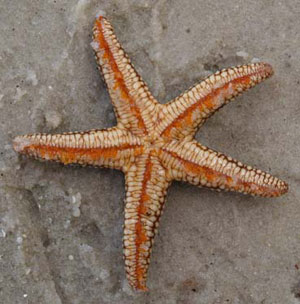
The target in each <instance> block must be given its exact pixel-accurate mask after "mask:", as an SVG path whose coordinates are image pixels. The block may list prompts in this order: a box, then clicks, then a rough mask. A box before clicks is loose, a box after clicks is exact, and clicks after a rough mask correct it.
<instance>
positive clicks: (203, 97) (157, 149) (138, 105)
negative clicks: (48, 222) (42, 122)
mask: <svg viewBox="0 0 300 304" xmlns="http://www.w3.org/2000/svg"><path fill="white" fill-rule="evenodd" d="M92 47H93V48H94V51H95V57H96V60H97V63H98V65H99V69H100V70H101V72H102V75H103V78H104V81H105V83H106V85H107V89H108V92H109V94H110V98H111V101H112V103H113V106H114V111H115V115H116V117H117V125H116V126H115V127H112V128H109V129H103V130H96V129H95V130H89V131H86V132H73V133H63V134H44V133H39V134H31V135H23V136H17V137H16V138H15V139H14V142H13V145H14V149H15V150H16V151H17V152H19V153H22V154H25V155H28V156H31V157H34V158H37V159H42V160H53V161H57V162H60V163H63V164H65V165H66V164H80V165H92V166H97V167H108V168H113V169H119V170H121V171H123V173H124V175H125V183H126V197H125V224H124V237H123V245H124V259H125V269H126V273H127V278H128V281H129V283H130V285H131V286H132V287H133V288H134V289H140V290H147V287H146V278H147V271H148V267H149V261H150V253H151V250H152V245H153V240H154V236H155V234H156V233H157V228H158V224H159V218H160V215H161V214H162V211H163V208H164V205H165V201H166V193H167V189H168V187H169V186H170V184H171V182H172V181H173V180H176V181H183V182H189V183H191V184H193V185H196V186H201V187H202V186H203V187H209V188H213V189H216V190H220V189H223V190H226V191H237V192H242V193H246V194H251V195H258V196H263V197H277V196H280V195H282V194H284V193H286V192H287V191H288V185H287V184H286V183H285V182H283V181H281V180H279V179H278V178H276V177H273V176H271V175H270V174H267V173H265V172H262V171H261V170H257V169H254V168H252V167H250V166H246V165H243V164H242V163H240V162H238V161H236V160H234V159H232V158H231V157H228V156H225V155H224V154H221V153H219V152H215V151H214V150H211V149H209V148H207V147H205V146H202V145H201V144H200V143H198V142H197V141H196V140H195V139H194V136H195V133H196V132H197V130H198V129H199V127H200V126H201V125H202V124H203V123H204V122H205V121H206V119H207V118H209V117H210V116H211V115H212V114H213V113H215V112H216V111H217V110H218V109H220V108H221V107H222V106H224V105H225V104H227V103H228V102H229V101H231V100H233V99H234V97H236V96H237V95H239V94H240V93H241V92H243V91H245V90H247V89H249V88H251V87H253V86H255V85H256V84H258V83H260V82H261V81H263V80H264V79H266V78H268V77H270V76H271V75H272V74H273V69H272V67H271V66H270V65H269V64H267V63H263V62H259V63H251V64H247V65H243V66H238V67H233V68H228V69H223V70H222V71H219V72H217V73H215V74H213V75H212V76H210V77H208V78H206V79H205V80H203V81H202V82H200V83H199V84H197V85H195V86H193V87H192V88H190V89H189V90H188V91H186V92H185V93H183V94H181V95H180V96H179V97H177V98H175V99H174V100H172V101H170V102H168V103H166V104H160V103H158V101H157V100H156V99H155V98H154V97H153V96H152V95H151V93H150V91H149V89H148V87H147V86H146V84H145V82H144V81H143V80H142V79H141V77H140V76H139V75H138V73H137V72H136V70H135V69H134V67H133V65H132V64H131V62H130V60H129V58H128V56H127V54H126V53H125V51H124V49H123V48H122V47H121V45H120V43H119V42H118V40H117V38H116V36H115V34H114V32H113V28H112V26H111V24H110V22H109V21H108V20H107V18H106V17H105V16H104V15H103V14H98V15H97V18H96V21H95V25H94V28H93V42H92Z"/></svg>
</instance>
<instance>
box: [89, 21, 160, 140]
mask: <svg viewBox="0 0 300 304" xmlns="http://www.w3.org/2000/svg"><path fill="white" fill-rule="evenodd" d="M92 47H93V48H94V50H95V53H96V60H97V62H98V64H99V68H100V69H101V71H102V74H103V77H104V80H105V82H106V84H107V88H108V91H109V94H110V97H111V100H112V103H113V105H114V109H115V113H116V116H117V118H118V123H119V124H122V125H123V126H124V127H125V128H127V129H130V131H131V132H132V133H133V134H135V135H147V134H148V133H149V131H150V130H152V129H153V126H154V119H153V116H154V113H155V105H156V104H157V101H156V100H155V99H154V98H153V96H152V95H151V93H150V91H149V89H148V87H147V86H146V84H145V83H144V81H143V80H142V78H141V77H140V76H139V75H138V73H137V72H136V70H135V69H134V67H133V65H132V64H131V62H130V59H129V58H128V56H127V54H126V53H125V51H124V50H123V48H122V47H121V45H120V43H119V42H118V40H117V38H116V36H115V34H114V32H113V29H112V26H111V24H110V23H109V21H108V20H107V19H106V18H105V17H103V16H98V18H97V20H96V22H95V26H94V30H93V42H92Z"/></svg>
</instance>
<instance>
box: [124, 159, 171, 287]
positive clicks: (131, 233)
mask: <svg viewBox="0 0 300 304" xmlns="http://www.w3.org/2000/svg"><path fill="white" fill-rule="evenodd" d="M125 177H126V198H125V227H124V258H125V268H126V273H127V278H128V281H129V283H130V285H131V286H132V287H133V288H135V289H140V290H147V287H146V278H147V270H148V266H149V261H150V253H151V248H152V245H153V239H154V236H155V234H156V232H157V227H158V223H159V218H160V215H161V213H162V209H163V206H164V202H165V196H166V192H167V188H168V186H169V184H170V181H169V179H168V178H167V176H166V170H165V169H164V168H163V167H162V165H161V164H160V162H159V160H158V159H157V157H156V156H153V155H150V154H144V155H142V156H140V157H139V158H138V160H137V162H136V164H133V165H132V166H131V167H130V169H129V170H128V171H127V172H126V173H125Z"/></svg>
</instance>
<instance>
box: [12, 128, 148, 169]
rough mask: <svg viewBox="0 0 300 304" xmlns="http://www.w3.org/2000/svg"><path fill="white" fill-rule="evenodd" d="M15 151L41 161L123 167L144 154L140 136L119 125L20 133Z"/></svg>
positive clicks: (16, 140)
mask: <svg viewBox="0 0 300 304" xmlns="http://www.w3.org/2000/svg"><path fill="white" fill-rule="evenodd" d="M13 145H14V149H15V151H17V152H19V153H21V154H25V155H28V156H31V157H34V158H38V159H41V160H53V161H57V162H61V163H63V164H65V165H67V164H80V165H92V166H103V167H108V168H115V169H123V168H124V167H126V166H127V164H128V163H129V162H130V161H133V159H134V157H135V156H136V155H138V154H140V153H142V149H143V148H142V145H141V143H140V140H139V138H138V137H136V136H133V135H132V134H131V133H129V132H128V131H126V130H121V129H118V128H116V127H115V128H111V129H104V130H90V131H87V132H74V133H63V134H43V133H40V134H32V135H23V136H17V137H16V138H15V139H14V142H13Z"/></svg>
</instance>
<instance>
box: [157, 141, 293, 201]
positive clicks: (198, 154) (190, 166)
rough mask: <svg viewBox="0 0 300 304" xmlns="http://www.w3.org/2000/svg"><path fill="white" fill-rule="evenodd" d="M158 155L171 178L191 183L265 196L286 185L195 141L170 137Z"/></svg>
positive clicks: (285, 188)
mask: <svg viewBox="0 0 300 304" xmlns="http://www.w3.org/2000/svg"><path fill="white" fill-rule="evenodd" d="M159 156H160V159H161V161H162V164H163V165H164V166H165V167H167V168H169V170H170V172H171V175H172V178H174V179H176V180H180V181H185V182H189V183H191V184H193V185H197V186H206V187H212V188H215V189H224V190H230V191H237V192H242V193H245V194H252V195H259V196H264V197H276V196H280V195H282V194H284V193H286V192H287V191H288V185H287V184H286V183H285V182H283V181H281V180H279V179H278V178H276V177H273V176H271V175H270V174H267V173H265V172H262V171H261V170H257V169H254V168H252V167H250V166H245V165H243V164H242V163H240V162H238V161H236V160H233V159H232V158H231V157H226V156H225V155H223V154H221V153H218V152H215V151H213V150H210V149H208V148H206V147H204V146H202V145H200V144H199V143H197V142H196V141H188V142H178V141H173V142H171V143H169V144H167V145H165V146H164V147H162V149H161V150H160V154H159Z"/></svg>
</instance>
